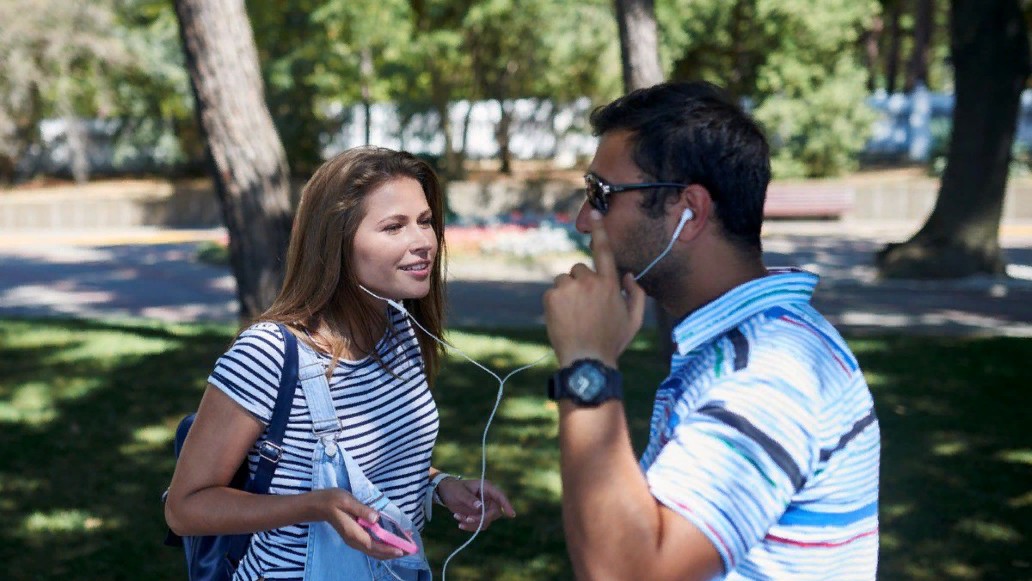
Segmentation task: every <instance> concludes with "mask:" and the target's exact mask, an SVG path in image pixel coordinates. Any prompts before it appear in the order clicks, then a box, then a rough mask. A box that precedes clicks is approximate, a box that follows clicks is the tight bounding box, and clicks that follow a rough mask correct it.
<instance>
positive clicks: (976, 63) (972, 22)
mask: <svg viewBox="0 0 1032 581" xmlns="http://www.w3.org/2000/svg"><path fill="white" fill-rule="evenodd" d="M951 12H952V13H951V15H950V16H951V24H950V29H951V32H950V34H951V50H952V53H953V63H954V71H955V75H956V83H955V84H956V87H957V89H956V93H957V95H956V96H957V98H956V104H955V106H954V108H953V135H952V136H951V139H950V151H949V156H948V158H947V162H946V170H945V172H944V174H943V177H942V186H941V188H940V190H939V196H938V198H937V200H936V203H935V208H934V209H933V210H932V213H931V215H930V216H929V217H928V221H927V222H926V223H925V224H924V226H923V227H922V228H921V229H920V230H919V231H918V232H917V234H915V235H914V236H913V237H912V238H911V239H910V240H908V241H907V242H905V243H903V244H895V245H889V246H888V247H886V248H885V249H883V250H882V251H881V252H879V254H878V266H879V269H880V271H881V274H882V276H885V277H890V278H956V277H962V276H968V275H972V274H979V273H989V274H1002V273H1003V272H1004V266H1005V265H1004V263H1003V257H1002V255H1001V253H1000V243H999V232H1000V218H1001V216H1002V213H1003V199H1004V194H1005V192H1006V186H1007V170H1008V166H1009V165H1010V160H1011V155H1010V152H1011V144H1012V142H1013V140H1014V132H1015V129H1016V125H1017V112H1018V106H1019V103H1020V96H1021V91H1022V89H1023V88H1024V87H1025V81H1026V79H1027V78H1028V75H1029V73H1030V67H1032V63H1030V58H1032V57H1030V54H1029V41H1028V33H1027V29H1026V24H1025V20H1024V18H1023V16H1022V13H1021V10H1020V7H1019V6H1018V0H998V1H996V2H981V1H979V0H954V1H953V2H952V4H951Z"/></svg>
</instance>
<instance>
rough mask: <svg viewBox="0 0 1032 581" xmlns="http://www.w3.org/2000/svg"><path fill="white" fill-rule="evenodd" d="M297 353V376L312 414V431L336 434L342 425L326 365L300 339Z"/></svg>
mask: <svg viewBox="0 0 1032 581" xmlns="http://www.w3.org/2000/svg"><path fill="white" fill-rule="evenodd" d="M297 355H298V370H297V376H298V379H300V380H301V389H302V390H303V391H304V392H305V401H306V402H307V403H308V412H309V413H310V414H311V416H312V433H314V434H315V435H316V436H319V437H322V436H326V435H333V434H336V433H337V432H339V431H340V429H341V425H340V420H339V419H338V418H337V410H336V408H334V407H333V398H332V397H331V396H330V386H329V385H328V384H327V382H326V366H325V365H323V364H322V361H320V360H319V356H318V355H317V354H316V353H315V351H312V349H311V348H310V347H308V345H305V344H304V343H302V342H300V341H299V342H298V349H297Z"/></svg>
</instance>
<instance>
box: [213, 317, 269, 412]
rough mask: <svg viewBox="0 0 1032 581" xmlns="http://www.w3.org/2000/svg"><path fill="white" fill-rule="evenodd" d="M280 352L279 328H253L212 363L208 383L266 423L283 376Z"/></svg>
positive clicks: (261, 325) (259, 326) (261, 326)
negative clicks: (213, 365) (212, 367)
mask: <svg viewBox="0 0 1032 581" xmlns="http://www.w3.org/2000/svg"><path fill="white" fill-rule="evenodd" d="M283 352H284V339H283V336H282V335H281V334H280V330H279V327H277V326H276V325H275V324H273V323H257V324H255V325H252V326H250V327H248V328H247V329H246V330H244V332H243V333H241V334H240V336H239V337H238V338H237V340H236V342H234V343H233V346H232V347H230V348H229V351H227V352H226V353H225V354H224V355H223V356H222V357H219V359H218V361H216V362H215V369H214V370H212V372H211V375H210V376H208V383H210V384H212V385H214V386H215V387H217V388H218V389H219V390H221V391H222V392H223V393H225V394H226V395H228V396H229V397H230V399H232V400H233V401H235V402H236V403H238V404H240V406H241V407H243V408H244V409H245V410H247V411H248V412H250V413H251V414H252V415H253V416H254V417H256V418H258V420H259V421H261V422H262V423H263V424H268V423H269V422H270V421H271V419H272V410H273V408H274V407H275V406H276V394H277V392H278V391H279V382H280V375H281V374H282V373H283Z"/></svg>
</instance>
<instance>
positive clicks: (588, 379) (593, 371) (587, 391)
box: [566, 365, 606, 401]
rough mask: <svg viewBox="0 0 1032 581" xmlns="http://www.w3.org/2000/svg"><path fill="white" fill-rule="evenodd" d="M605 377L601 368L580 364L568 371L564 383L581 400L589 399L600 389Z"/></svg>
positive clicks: (603, 384)
mask: <svg viewBox="0 0 1032 581" xmlns="http://www.w3.org/2000/svg"><path fill="white" fill-rule="evenodd" d="M605 384H606V377H605V375H603V374H602V370H600V369H598V368H597V367H593V366H591V365H582V366H580V367H578V368H577V369H574V370H573V372H572V373H570V379H569V380H568V381H567V383H566V385H567V387H569V389H570V391H572V392H573V393H575V394H576V395H577V397H579V398H580V399H582V400H586V401H591V400H593V399H595V397H596V396H597V395H598V394H599V392H601V391H602V388H603V387H604V386H605Z"/></svg>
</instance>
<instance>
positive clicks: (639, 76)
mask: <svg viewBox="0 0 1032 581" xmlns="http://www.w3.org/2000/svg"><path fill="white" fill-rule="evenodd" d="M614 1H615V2H616V19H617V23H618V24H619V27H620V61H621V63H622V65H623V81H624V90H625V91H626V92H628V93H629V92H631V91H633V90H635V89H642V88H645V87H651V86H652V85H655V84H658V83H662V82H663V68H662V67H661V66H660V65H659V36H658V34H657V31H656V28H657V27H656V12H655V7H654V4H653V0H614ZM657 177H658V176H657ZM652 302H653V303H655V301H652ZM655 312H656V326H657V327H658V329H657V332H658V334H659V338H658V342H659V353H660V356H661V357H662V358H663V360H664V361H669V360H670V357H671V355H673V353H674V344H673V340H672V339H671V334H672V331H673V328H674V320H673V319H671V318H670V315H669V314H667V312H666V311H665V310H663V309H661V308H656V309H655Z"/></svg>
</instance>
